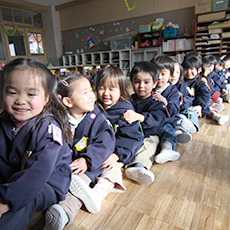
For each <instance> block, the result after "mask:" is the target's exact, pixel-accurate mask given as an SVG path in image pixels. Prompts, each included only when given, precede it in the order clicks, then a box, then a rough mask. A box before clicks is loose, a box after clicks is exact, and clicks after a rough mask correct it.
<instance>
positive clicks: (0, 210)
mask: <svg viewBox="0 0 230 230" xmlns="http://www.w3.org/2000/svg"><path fill="white" fill-rule="evenodd" d="M8 211H10V207H9V205H8V204H5V203H4V202H3V200H2V199H1V198H0V218H1V216H2V215H3V214H4V213H6V212H8Z"/></svg>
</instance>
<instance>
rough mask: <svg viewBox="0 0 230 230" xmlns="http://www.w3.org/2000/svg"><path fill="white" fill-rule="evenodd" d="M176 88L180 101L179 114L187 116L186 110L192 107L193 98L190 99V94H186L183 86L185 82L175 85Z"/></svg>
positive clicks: (185, 86)
mask: <svg viewBox="0 0 230 230" xmlns="http://www.w3.org/2000/svg"><path fill="white" fill-rule="evenodd" d="M176 86H177V88H178V90H179V91H180V99H181V105H180V113H181V114H187V110H188V108H189V107H191V106H193V100H194V98H193V97H191V95H190V93H189V92H188V90H187V85H186V84H185V82H181V83H180V84H177V85H176Z"/></svg>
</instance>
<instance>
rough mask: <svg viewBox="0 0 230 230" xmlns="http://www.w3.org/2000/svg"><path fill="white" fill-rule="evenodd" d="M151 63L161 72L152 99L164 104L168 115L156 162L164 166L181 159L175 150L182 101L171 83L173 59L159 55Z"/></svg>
mask: <svg viewBox="0 0 230 230" xmlns="http://www.w3.org/2000/svg"><path fill="white" fill-rule="evenodd" d="M151 61H152V62H153V63H154V64H155V65H156V67H157V68H158V70H159V72H160V74H159V78H158V83H157V86H156V88H155V89H153V92H154V94H153V96H152V98H153V99H155V100H157V101H161V102H163V103H164V106H165V110H166V112H167V115H168V116H167V117H166V118H165V123H166V124H165V126H164V128H165V132H164V134H163V135H162V136H161V137H160V139H161V143H160V149H161V150H160V152H159V154H157V155H156V157H155V162H157V163H161V164H162V163H166V162H168V161H176V160H178V159H179V157H180V154H179V152H176V151H175V150H174V149H175V147H176V143H177V138H176V136H175V126H176V123H177V122H178V121H179V116H178V114H179V110H180V99H179V91H178V89H177V87H176V86H175V85H172V84H170V82H169V81H170V79H171V78H172V76H173V72H174V61H173V59H172V58H170V57H169V56H167V55H158V56H156V57H155V58H154V59H153V60H151Z"/></svg>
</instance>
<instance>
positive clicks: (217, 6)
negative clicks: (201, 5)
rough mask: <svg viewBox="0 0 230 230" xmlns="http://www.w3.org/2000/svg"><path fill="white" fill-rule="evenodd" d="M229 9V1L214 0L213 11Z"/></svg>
mask: <svg viewBox="0 0 230 230" xmlns="http://www.w3.org/2000/svg"><path fill="white" fill-rule="evenodd" d="M227 8H228V0H213V3H212V11H218V10H226V9H227Z"/></svg>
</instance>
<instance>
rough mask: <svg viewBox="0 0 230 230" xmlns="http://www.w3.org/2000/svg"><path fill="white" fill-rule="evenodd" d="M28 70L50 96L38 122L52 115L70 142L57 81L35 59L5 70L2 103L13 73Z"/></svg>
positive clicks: (21, 60) (9, 65)
mask: <svg viewBox="0 0 230 230" xmlns="http://www.w3.org/2000/svg"><path fill="white" fill-rule="evenodd" d="M17 70H26V71H30V73H31V75H33V76H39V77H40V79H41V83H42V86H43V87H44V91H45V96H49V101H48V103H47V104H46V105H45V106H44V109H43V111H42V112H41V113H40V114H39V115H38V117H37V119H36V122H39V121H40V120H41V118H42V116H43V115H44V114H46V113H52V114H53V115H54V117H56V118H57V119H58V120H59V122H60V125H61V128H62V130H63V136H64V139H65V140H66V141H67V142H69V141H70V137H71V136H70V133H69V132H68V130H67V129H66V127H67V124H68V116H67V113H66V110H65V107H64V106H63V105H62V104H61V103H60V102H59V100H58V97H57V91H56V90H57V80H56V78H55V77H54V75H53V74H52V73H51V72H50V71H49V70H48V69H47V67H46V66H45V65H44V64H42V63H40V62H39V61H37V60H35V59H24V58H19V59H15V60H13V61H11V62H9V63H8V64H7V65H6V66H5V67H4V69H3V72H2V77H1V92H2V93H1V101H3V100H4V95H5V90H6V87H7V86H8V84H9V78H10V75H11V73H12V72H13V71H17Z"/></svg>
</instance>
